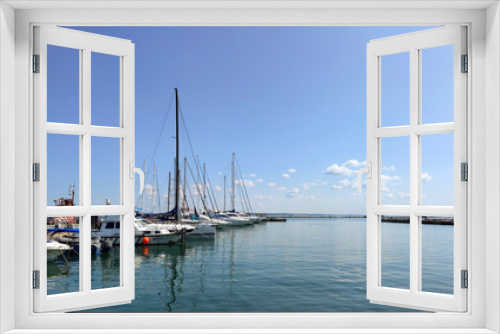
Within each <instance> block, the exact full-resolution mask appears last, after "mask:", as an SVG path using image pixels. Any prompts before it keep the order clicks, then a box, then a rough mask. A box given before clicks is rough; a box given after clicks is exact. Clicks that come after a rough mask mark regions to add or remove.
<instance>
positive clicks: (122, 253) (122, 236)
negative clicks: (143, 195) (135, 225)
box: [120, 56, 154, 286]
mask: <svg viewBox="0 0 500 334" xmlns="http://www.w3.org/2000/svg"><path fill="white" fill-rule="evenodd" d="M124 62H125V59H124V57H123V56H122V57H120V128H121V129H124V128H125V122H126V121H128V119H126V118H125V115H124V101H123V98H124V94H123V90H124V82H123V80H124V70H125V68H124V65H125V64H124ZM125 147H126V146H125V139H123V138H122V139H120V204H121V205H123V204H124V196H123V192H124V191H125V189H126V187H127V185H126V183H125V182H126V179H124V177H126V176H125V175H124V166H123V165H124V164H126V161H125V159H126V156H125V154H124V153H125V152H124V148H125ZM129 168H130V166H129ZM129 172H130V171H129ZM134 195H135V194H134ZM153 200H154V197H153ZM134 216H135V205H134ZM134 218H135V217H134ZM126 221H127V218H126V216H124V215H121V216H120V226H121V228H120V240H121V241H124V240H125V232H124V231H125V230H126V228H125V225H126ZM126 247H127V243H126V242H122V246H121V247H120V286H125V282H126V281H127V279H126V278H125V267H126V265H124V261H123V260H121V259H124V258H125V256H126V254H127V252H126Z"/></svg>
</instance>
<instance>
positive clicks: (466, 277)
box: [461, 270, 469, 289]
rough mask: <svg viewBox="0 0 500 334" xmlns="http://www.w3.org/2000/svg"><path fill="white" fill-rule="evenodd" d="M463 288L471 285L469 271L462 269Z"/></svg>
mask: <svg viewBox="0 0 500 334" xmlns="http://www.w3.org/2000/svg"><path fill="white" fill-rule="evenodd" d="M461 275H462V289H467V288H468V287H469V272H468V271H467V270H462V272H461Z"/></svg>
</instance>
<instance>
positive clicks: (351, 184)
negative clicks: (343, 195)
mask: <svg viewBox="0 0 500 334" xmlns="http://www.w3.org/2000/svg"><path fill="white" fill-rule="evenodd" d="M357 186H358V181H356V180H352V181H349V180H348V179H344V180H342V181H339V182H337V184H334V185H333V186H332V188H333V189H352V188H356V187H357Z"/></svg>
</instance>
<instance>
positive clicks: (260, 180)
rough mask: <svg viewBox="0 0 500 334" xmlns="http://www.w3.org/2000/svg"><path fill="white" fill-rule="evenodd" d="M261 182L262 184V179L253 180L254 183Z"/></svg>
mask: <svg viewBox="0 0 500 334" xmlns="http://www.w3.org/2000/svg"><path fill="white" fill-rule="evenodd" d="M262 182H264V180H262V179H258V180H255V183H262Z"/></svg>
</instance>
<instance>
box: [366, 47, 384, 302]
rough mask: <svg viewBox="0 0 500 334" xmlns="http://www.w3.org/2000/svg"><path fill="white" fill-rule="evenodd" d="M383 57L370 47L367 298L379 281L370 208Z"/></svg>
mask: <svg viewBox="0 0 500 334" xmlns="http://www.w3.org/2000/svg"><path fill="white" fill-rule="evenodd" d="M381 64H382V62H381V59H380V57H378V56H377V55H375V54H373V52H372V50H371V46H370V45H368V48H367V65H368V66H367V87H366V89H367V101H368V103H367V115H366V117H367V136H366V141H367V143H366V145H367V147H366V153H367V161H370V162H372V178H371V179H368V178H367V187H366V203H367V208H368V210H367V216H366V248H367V255H366V267H367V270H366V284H367V297H368V298H369V299H370V294H371V293H372V292H373V291H375V289H376V287H377V286H378V285H379V284H380V277H381V270H380V269H381V267H380V263H381V261H380V259H381V253H380V217H379V216H378V215H377V214H376V213H374V212H373V211H372V210H371V208H372V207H374V206H376V205H378V204H379V203H380V199H379V198H380V190H379V188H380V186H379V182H380V176H379V175H378V171H379V165H380V139H379V138H377V137H376V136H374V135H373V133H374V131H375V130H376V129H377V128H378V127H380V124H381V111H380V106H381V103H380V79H381V78H380V69H381Z"/></svg>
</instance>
